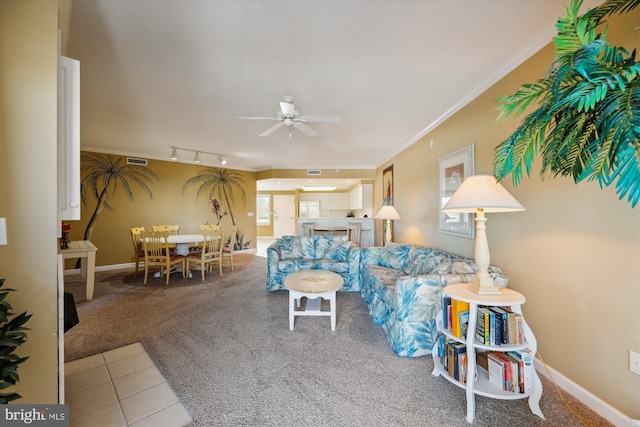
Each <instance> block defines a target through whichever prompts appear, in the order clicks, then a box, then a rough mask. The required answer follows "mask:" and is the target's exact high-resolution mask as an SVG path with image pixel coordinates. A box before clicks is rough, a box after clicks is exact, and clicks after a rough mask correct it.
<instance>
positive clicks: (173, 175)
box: [65, 152, 256, 268]
mask: <svg viewBox="0 0 640 427" xmlns="http://www.w3.org/2000/svg"><path fill="white" fill-rule="evenodd" d="M83 154H89V155H90V154H91V153H84V152H83ZM116 157H117V156H116ZM125 158H126V157H125ZM147 167H148V168H149V169H151V170H152V171H153V172H155V174H156V175H157V176H158V178H159V179H158V180H154V182H153V183H151V184H149V187H150V189H151V191H152V194H153V199H150V198H149V197H148V196H147V194H146V193H145V192H144V191H143V190H142V189H141V188H140V187H138V186H136V185H135V184H134V183H133V181H131V180H129V183H130V185H131V188H132V191H133V195H134V198H135V202H134V203H132V202H131V201H130V200H129V198H128V196H127V194H126V192H124V191H123V189H122V187H120V188H119V189H118V190H117V192H116V193H115V195H114V197H112V198H110V199H109V205H111V207H112V208H113V210H112V211H111V210H108V209H104V210H102V212H100V214H99V216H98V221H97V224H96V227H95V228H94V231H93V234H92V235H91V241H92V242H93V243H94V244H95V245H96V246H97V247H98V252H97V255H96V265H114V264H124V263H129V262H133V261H134V251H133V245H132V242H131V234H130V228H131V227H145V228H146V229H147V230H149V229H151V226H152V225H160V224H179V225H180V233H181V234H192V233H200V224H205V223H209V224H215V223H217V218H216V216H215V215H214V213H213V212H212V210H211V203H210V202H209V200H210V199H209V197H208V193H206V194H201V195H200V196H199V197H198V199H197V200H196V193H197V190H198V187H197V186H196V187H189V189H188V190H187V191H186V192H185V193H184V194H183V193H182V187H183V186H184V184H185V182H187V180H188V179H189V178H191V177H193V176H195V175H197V174H198V173H200V172H201V171H202V170H204V169H205V167H203V166H201V165H195V164H186V163H176V162H172V161H162V160H151V159H150V160H148V166H147ZM237 172H238V173H239V174H240V175H241V176H242V179H243V181H244V183H245V185H246V187H245V189H244V191H245V195H246V203H243V202H242V197H241V194H240V192H238V191H237V190H235V188H234V198H235V204H234V205H233V206H232V211H233V215H234V217H235V218H236V222H237V225H238V233H239V234H240V235H244V237H243V241H244V242H250V243H249V246H247V247H246V248H245V249H248V248H255V247H256V222H255V210H256V180H255V173H254V172H246V171H237ZM214 197H215V198H217V199H218V201H219V202H220V205H221V210H222V211H223V212H225V211H227V212H228V211H229V208H228V206H227V204H226V202H225V200H224V198H223V197H222V196H220V195H218V194H216V195H214ZM95 206H96V199H95V198H93V197H89V199H88V203H87V206H86V207H85V206H83V208H82V214H81V218H82V219H81V220H80V221H65V222H67V223H69V224H71V233H70V238H71V240H82V239H83V236H84V232H85V229H86V226H87V223H88V222H89V219H90V218H91V215H92V213H93V210H94V209H95ZM247 212H253V213H254V216H251V217H249V216H248V215H247ZM220 225H222V226H223V227H225V229H226V230H227V233H229V232H230V230H231V225H232V222H231V216H230V215H229V214H227V215H226V216H224V217H223V218H222V220H221V222H220ZM74 262H75V261H73V260H70V261H68V262H67V265H66V267H67V268H73V266H74Z"/></svg>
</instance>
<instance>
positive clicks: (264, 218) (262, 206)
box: [256, 194, 271, 225]
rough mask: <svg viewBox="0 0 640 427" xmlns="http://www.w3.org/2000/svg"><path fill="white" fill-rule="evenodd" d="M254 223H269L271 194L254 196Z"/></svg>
mask: <svg viewBox="0 0 640 427" xmlns="http://www.w3.org/2000/svg"><path fill="white" fill-rule="evenodd" d="M256 211H257V217H256V224H258V225H271V215H270V213H271V196H270V195H268V194H265V195H258V196H256Z"/></svg>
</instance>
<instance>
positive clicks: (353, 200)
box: [349, 184, 373, 209]
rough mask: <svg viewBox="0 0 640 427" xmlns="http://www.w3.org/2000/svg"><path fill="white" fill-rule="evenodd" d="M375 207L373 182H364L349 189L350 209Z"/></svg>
mask: <svg viewBox="0 0 640 427" xmlns="http://www.w3.org/2000/svg"><path fill="white" fill-rule="evenodd" d="M372 207H373V184H362V185H359V186H357V187H354V188H352V189H351V190H350V191H349V209H370V208H372Z"/></svg>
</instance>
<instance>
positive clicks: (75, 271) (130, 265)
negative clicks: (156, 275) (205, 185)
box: [64, 248, 258, 276]
mask: <svg viewBox="0 0 640 427" xmlns="http://www.w3.org/2000/svg"><path fill="white" fill-rule="evenodd" d="M257 251H258V250H257V249H255V248H253V249H242V250H239V251H234V252H233V253H234V254H255V253H256V252H257ZM135 265H136V263H135V262H127V263H124V264H111V265H99V266H96V271H112V270H123V269H126V268H130V269H131V271H133V269H134V267H135ZM223 265H224V264H223ZM140 267H142V269H143V270H144V262H140ZM71 274H80V269H79V268H71V269H69V270H65V271H64V275H65V276H69V275H71Z"/></svg>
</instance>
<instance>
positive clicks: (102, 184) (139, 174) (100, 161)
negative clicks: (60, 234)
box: [80, 153, 158, 240]
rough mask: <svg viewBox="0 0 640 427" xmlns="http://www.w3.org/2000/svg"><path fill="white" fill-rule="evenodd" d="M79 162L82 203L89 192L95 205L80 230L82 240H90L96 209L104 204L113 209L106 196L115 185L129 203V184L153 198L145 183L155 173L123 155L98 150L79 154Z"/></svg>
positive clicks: (154, 176) (100, 208)
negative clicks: (133, 162)
mask: <svg viewBox="0 0 640 427" xmlns="http://www.w3.org/2000/svg"><path fill="white" fill-rule="evenodd" d="M80 165H81V166H80V167H81V169H82V171H83V173H85V174H86V175H85V177H84V178H83V179H82V182H81V185H80V195H81V197H82V204H83V205H84V206H85V207H87V203H88V202H87V198H88V194H92V195H93V197H94V198H95V200H96V206H95V208H94V209H93V213H92V214H91V218H90V219H89V222H88V223H87V227H86V229H85V231H84V240H91V234H92V233H93V230H94V228H95V226H96V222H97V220H98V215H99V214H100V212H102V210H103V209H104V208H106V209H108V210H113V208H112V207H111V206H110V205H109V198H110V197H113V196H114V195H115V193H116V192H117V191H118V189H119V188H122V189H123V190H124V192H125V193H126V195H127V197H128V199H129V201H130V202H131V203H135V198H134V196H133V188H132V184H135V185H137V186H138V187H140V189H142V191H143V192H144V193H145V194H146V195H147V196H149V199H153V193H152V192H151V188H149V185H150V184H151V183H153V182H154V180H157V179H158V176H157V175H156V173H155V172H154V171H152V170H151V169H149V168H148V167H146V166H140V165H131V164H127V161H126V159H125V158H123V157H115V156H111V155H108V154H100V153H85V154H82V155H81V156H80Z"/></svg>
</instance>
